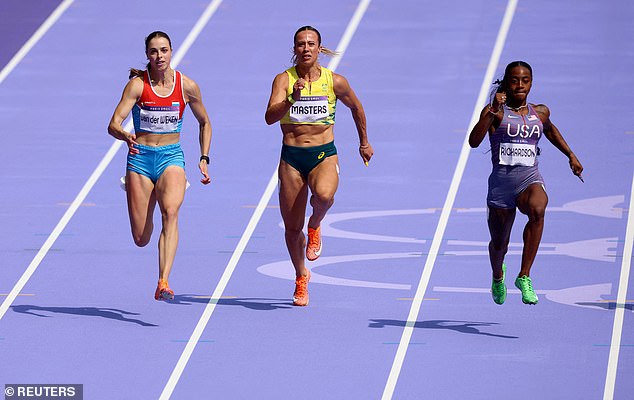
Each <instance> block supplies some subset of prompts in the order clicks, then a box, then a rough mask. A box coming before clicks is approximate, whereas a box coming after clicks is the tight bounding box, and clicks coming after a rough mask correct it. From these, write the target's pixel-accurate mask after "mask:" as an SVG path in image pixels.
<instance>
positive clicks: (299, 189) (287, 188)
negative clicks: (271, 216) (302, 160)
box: [277, 160, 308, 229]
mask: <svg viewBox="0 0 634 400" xmlns="http://www.w3.org/2000/svg"><path fill="white" fill-rule="evenodd" d="M277 174H278V178H279V181H280V187H279V199H280V212H281V214H282V219H283V220H284V225H285V227H286V228H288V229H302V228H303V227H304V218H305V214H306V201H307V199H308V186H307V185H306V181H305V180H304V178H303V177H302V175H301V174H300V173H299V171H297V170H296V169H295V168H293V167H292V166H291V165H290V164H288V163H287V162H286V161H284V160H280V166H279V168H278V172H277Z"/></svg>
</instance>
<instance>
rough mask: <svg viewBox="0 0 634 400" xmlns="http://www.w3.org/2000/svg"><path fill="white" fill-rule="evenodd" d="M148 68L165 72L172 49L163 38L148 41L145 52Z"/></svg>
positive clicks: (170, 58)
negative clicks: (148, 62)
mask: <svg viewBox="0 0 634 400" xmlns="http://www.w3.org/2000/svg"><path fill="white" fill-rule="evenodd" d="M146 54H147V59H148V60H149V61H150V67H151V68H152V69H153V70H154V71H166V70H167V69H168V68H169V66H170V61H171V60H172V48H171V47H170V42H169V41H168V40H167V39H166V38H163V37H155V38H153V39H151V40H150V42H149V43H148V47H147V50H146Z"/></svg>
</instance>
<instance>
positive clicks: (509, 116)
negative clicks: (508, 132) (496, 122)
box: [506, 115, 519, 119]
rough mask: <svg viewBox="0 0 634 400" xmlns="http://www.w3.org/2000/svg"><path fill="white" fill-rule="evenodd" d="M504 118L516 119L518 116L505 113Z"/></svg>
mask: <svg viewBox="0 0 634 400" xmlns="http://www.w3.org/2000/svg"><path fill="white" fill-rule="evenodd" d="M506 118H510V119H518V118H519V117H518V116H517V115H507V116H506Z"/></svg>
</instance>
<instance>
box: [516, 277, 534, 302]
mask: <svg viewBox="0 0 634 400" xmlns="http://www.w3.org/2000/svg"><path fill="white" fill-rule="evenodd" d="M515 287H517V288H518V289H519V290H521V291H522V303H524V304H537V301H538V300H539V299H538V298H537V295H536V294H535V291H534V290H533V281H531V278H529V277H528V276H526V275H524V276H518V277H517V279H515Z"/></svg>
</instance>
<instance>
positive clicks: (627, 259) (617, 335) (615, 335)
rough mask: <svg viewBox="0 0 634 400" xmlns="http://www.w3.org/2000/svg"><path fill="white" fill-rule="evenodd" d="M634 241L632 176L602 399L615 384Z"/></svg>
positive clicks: (610, 393) (608, 397)
mask: <svg viewBox="0 0 634 400" xmlns="http://www.w3.org/2000/svg"><path fill="white" fill-rule="evenodd" d="M633 243H634V177H632V189H631V193H630V208H628V216H627V225H626V227H625V244H624V246H623V263H622V264H621V277H620V279H619V292H618V295H617V296H616V310H615V312H614V326H613V327H612V342H611V343H610V356H609V358H608V371H607V374H606V377H605V388H604V390H603V400H612V399H613V398H614V386H615V384H616V371H617V367H618V364H619V350H620V349H621V334H622V332H623V318H624V314H625V302H626V299H627V287H628V284H629V279H630V267H631V264H632V244H633Z"/></svg>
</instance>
